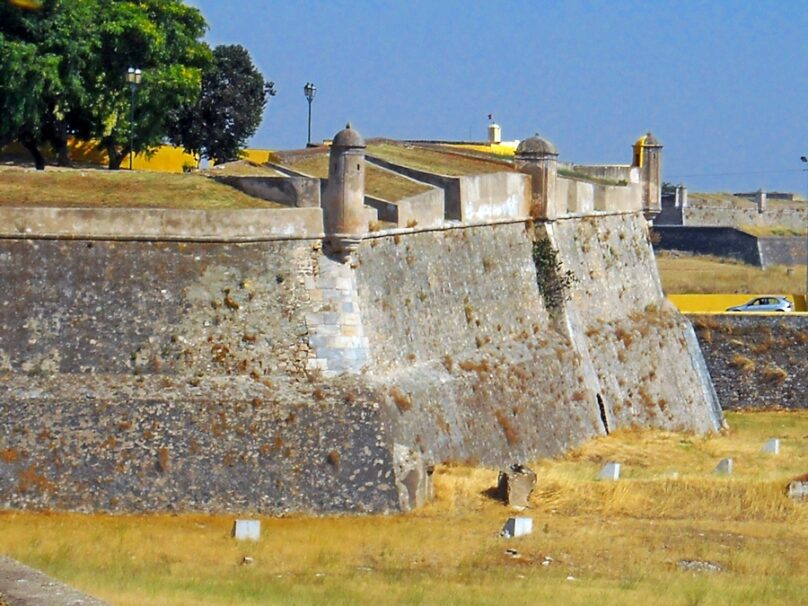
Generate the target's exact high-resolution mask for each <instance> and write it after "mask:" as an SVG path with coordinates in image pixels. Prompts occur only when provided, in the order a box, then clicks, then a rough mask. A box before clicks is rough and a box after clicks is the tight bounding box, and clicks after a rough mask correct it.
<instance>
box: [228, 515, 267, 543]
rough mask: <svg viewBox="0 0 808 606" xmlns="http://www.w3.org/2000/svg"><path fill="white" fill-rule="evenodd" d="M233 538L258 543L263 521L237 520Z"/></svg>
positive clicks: (234, 525) (234, 524)
mask: <svg viewBox="0 0 808 606" xmlns="http://www.w3.org/2000/svg"><path fill="white" fill-rule="evenodd" d="M233 537H235V539H236V540H237V541H257V540H258V539H260V538H261V520H236V521H235V522H234V523H233Z"/></svg>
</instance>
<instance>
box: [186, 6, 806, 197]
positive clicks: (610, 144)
mask: <svg viewBox="0 0 808 606" xmlns="http://www.w3.org/2000/svg"><path fill="white" fill-rule="evenodd" d="M189 3H190V4H193V5H195V6H198V7H199V8H200V9H201V10H202V12H203V13H204V15H205V16H206V18H207V20H208V23H209V25H210V31H209V34H208V37H207V39H208V41H209V42H210V43H211V44H214V45H215V44H235V43H238V44H242V45H243V46H245V47H246V48H247V49H248V50H249V51H250V53H251V55H252V57H253V59H254V61H255V62H256V64H257V65H258V67H259V68H260V69H261V71H262V73H263V74H264V76H265V77H266V78H267V79H271V80H274V81H275V82H276V84H277V87H278V95H277V96H276V97H274V98H273V99H272V100H271V101H270V104H269V107H268V109H267V112H266V114H265V116H264V122H263V124H262V126H261V129H260V130H259V132H258V133H257V134H256V136H255V137H254V138H253V140H252V141H251V145H253V146H255V147H268V148H273V149H288V148H296V147H302V146H303V145H305V142H306V112H307V103H306V100H305V98H304V96H303V85H304V84H305V83H306V82H307V81H312V82H314V83H315V84H316V85H317V89H318V90H317V96H316V99H315V101H314V105H313V110H312V113H313V120H312V122H313V124H312V139H314V140H321V139H323V138H327V137H330V136H331V135H333V134H334V133H335V132H336V131H338V130H339V129H340V128H342V127H343V126H344V125H345V122H346V121H348V120H350V121H351V122H352V123H353V124H354V126H355V127H356V128H357V129H358V130H359V131H360V132H362V134H364V135H365V136H367V137H372V136H386V137H392V138H409V139H418V138H423V139H468V138H469V137H470V136H471V138H474V139H482V138H484V136H485V129H486V125H487V115H488V114H489V113H493V114H494V116H495V119H496V121H497V122H498V123H499V124H500V125H501V126H502V131H503V137H504V138H505V139H522V138H525V137H528V136H530V135H532V134H533V133H534V132H540V133H541V134H542V135H544V136H546V137H547V138H549V139H550V140H551V141H553V142H554V143H555V144H556V146H557V147H558V149H559V152H560V157H561V159H562V160H568V161H575V162H579V163H614V164H619V163H628V161H629V160H630V145H631V143H632V142H633V141H634V140H635V139H636V138H637V137H638V136H639V135H641V134H643V133H644V132H645V131H646V130H649V129H650V130H651V131H652V132H653V133H654V134H655V135H656V136H657V138H658V139H660V141H661V142H662V143H663V144H664V146H665V149H664V176H665V179H666V180H670V181H676V182H679V181H683V182H685V183H687V184H688V185H689V186H690V188H691V190H692V191H718V190H734V191H738V190H752V189H757V188H759V187H762V188H764V189H767V190H770V191H773V190H786V191H799V192H801V193H802V194H803V195H805V193H806V187H808V185H807V184H806V179H807V178H808V175H807V174H806V173H804V172H802V171H801V169H802V168H803V167H804V166H805V165H803V164H802V163H801V162H800V160H799V158H800V156H802V155H808V136H806V135H808V2H804V1H801V2H797V1H776V0H770V1H767V0H757V1H754V2H753V1H751V0H750V1H744V2H741V1H738V2H719V1H715V2H692V1H683V2H658V1H648V0H646V1H642V2H640V1H636V2H631V1H610V2H606V1H603V2H596V1H590V2H576V1H565V2H544V1H539V0H532V1H516V0H513V1H499V2H494V1H487V2H484V1H481V0H478V1H475V0H466V1H464V2H461V1H454V0H432V1H429V0H410V1H406V2H405V1H388V2H384V1H381V0H377V1H370V0H353V1H350V2H348V1H340V0H333V1H330V2H325V1H322V2H314V1H307V0H294V1H285V2H275V1H250V0H193V1H192V2H189Z"/></svg>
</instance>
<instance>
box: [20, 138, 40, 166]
mask: <svg viewBox="0 0 808 606" xmlns="http://www.w3.org/2000/svg"><path fill="white" fill-rule="evenodd" d="M20 143H22V146H23V147H24V148H25V149H27V150H28V151H29V152H30V153H31V157H32V158H33V159H34V166H36V169H37V170H45V158H44V157H43V156H42V152H40V151H39V147H37V144H36V141H34V139H33V138H31V137H25V138H24V139H22V140H20Z"/></svg>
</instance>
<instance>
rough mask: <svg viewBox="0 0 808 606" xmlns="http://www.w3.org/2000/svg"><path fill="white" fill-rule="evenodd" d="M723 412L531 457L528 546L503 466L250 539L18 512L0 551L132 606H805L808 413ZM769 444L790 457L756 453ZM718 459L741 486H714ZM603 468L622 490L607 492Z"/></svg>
mask: <svg viewBox="0 0 808 606" xmlns="http://www.w3.org/2000/svg"><path fill="white" fill-rule="evenodd" d="M727 417H728V422H729V427H730V428H729V429H728V430H726V431H725V432H723V433H721V434H717V435H711V436H705V437H700V436H694V435H690V434H674V433H665V432H660V431H641V430H629V431H621V432H616V433H614V434H612V435H611V436H608V437H605V438H601V439H597V440H595V441H592V442H590V443H588V444H585V445H583V446H582V447H580V448H579V449H577V450H575V451H573V452H571V453H569V454H568V455H566V456H564V457H560V458H557V459H552V460H543V461H537V462H534V463H533V465H532V466H533V468H534V469H535V470H536V472H537V473H538V476H539V480H538V488H537V490H536V492H535V493H534V496H533V497H532V499H531V508H530V509H528V510H527V511H525V512H522V513H521V514H518V515H528V516H530V517H532V518H533V520H534V532H533V534H532V535H530V536H527V537H522V538H518V539H503V538H500V537H499V536H498V531H499V530H500V528H501V526H502V524H503V522H504V521H505V519H506V518H507V517H508V516H509V515H514V514H513V512H510V511H509V510H508V509H507V508H506V507H505V506H504V505H503V504H501V503H499V502H497V501H495V500H494V499H492V498H491V497H490V496H489V491H490V489H491V488H493V487H494V485H495V484H496V477H497V473H496V470H492V469H481V468H474V467H464V466H448V467H447V466H443V467H440V468H438V469H437V471H436V474H435V487H436V500H435V501H434V502H433V503H432V504H430V505H428V506H427V507H425V508H423V509H421V510H419V511H417V512H413V513H410V514H406V515H393V516H387V517H385V516H370V517H303V516H290V517H284V518H266V517H265V518H262V539H261V541H260V542H258V543H249V542H236V541H235V540H233V539H232V538H230V536H229V532H230V528H231V524H232V520H233V517H232V516H221V515H217V516H207V515H150V516H106V515H81V514H57V513H47V512H42V513H32V512H27V513H12V512H6V513H3V514H0V528H2V532H0V552H2V553H5V554H8V555H10V556H11V557H15V558H17V559H19V560H22V561H23V562H25V563H27V564H30V565H33V566H36V567H40V568H42V569H44V570H45V571H46V572H48V573H50V574H52V575H53V576H55V577H57V578H59V579H61V580H64V581H67V582H69V583H72V584H74V585H75V586H77V587H79V588H81V589H83V590H85V591H88V592H90V593H92V594H95V595H97V596H99V597H102V598H104V599H106V600H108V601H109V602H110V603H112V604H115V605H120V606H134V605H138V606H143V605H158V604H160V605H169V606H178V605H189V606H190V605H196V604H216V605H224V604H346V605H347V604H440V605H442V606H445V605H461V604H462V605H466V604H478V605H482V604H530V603H537V604H570V605H576V604H580V605H584V604H598V605H599V606H606V605H621V606H622V605H634V604H637V605H640V604H641V605H648V604H660V605H668V604H671V605H726V606H729V605H734V606H737V605H745V604H749V605H752V604H754V605H759V604H784V605H785V604H788V605H794V604H808V503H804V504H798V503H795V502H793V501H791V500H789V499H788V498H787V497H786V496H785V495H784V492H783V488H784V486H785V484H786V482H787V480H788V479H790V478H792V477H794V476H796V475H798V474H801V473H805V472H806V471H808V412H791V413H783V412H765V413H751V412H746V413H731V414H729V415H727ZM770 437H779V438H780V439H781V449H782V450H781V453H780V455H779V456H776V457H775V456H772V455H766V454H763V453H761V452H760V447H761V445H762V444H763V442H764V441H765V440H766V439H768V438H770ZM722 457H732V458H733V459H734V461H735V473H734V474H733V475H732V476H729V477H720V476H716V475H714V474H712V469H713V468H714V466H715V465H716V463H717V462H718V460H719V459H721V458H722ZM606 461H619V462H621V463H622V464H623V471H624V474H623V479H621V480H620V481H618V482H599V481H596V480H595V479H594V478H595V476H596V474H597V471H598V469H599V468H600V467H601V466H602V465H603V464H604V463H605V462H606ZM677 474H678V475H677ZM508 549H513V550H515V551H516V553H515V554H509V553H507V552H506V550H508ZM245 556H249V557H251V558H253V563H252V564H249V565H245V564H242V561H243V559H244V558H245ZM683 560H695V561H699V562H711V563H715V564H716V565H718V566H719V567H720V571H717V572H707V571H688V570H682V565H681V564H680V562H681V561H683Z"/></svg>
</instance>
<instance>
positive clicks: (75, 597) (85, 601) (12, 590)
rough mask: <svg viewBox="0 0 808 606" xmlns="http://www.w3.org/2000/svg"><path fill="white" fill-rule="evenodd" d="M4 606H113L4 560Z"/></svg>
mask: <svg viewBox="0 0 808 606" xmlns="http://www.w3.org/2000/svg"><path fill="white" fill-rule="evenodd" d="M0 606H109V604H107V603H106V602H102V601H100V600H97V599H95V598H93V597H91V596H88V595H86V594H83V593H80V592H79V591H76V590H75V589H73V588H72V587H68V586H67V585H65V584H63V583H60V582H59V581H56V580H54V579H52V578H50V577H48V576H46V575H44V574H42V573H41V572H39V571H38V570H34V569H33V568H29V567H28V566H25V565H24V564H20V563H19V562H17V561H16V560H12V559H11V558H7V557H5V556H0Z"/></svg>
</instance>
